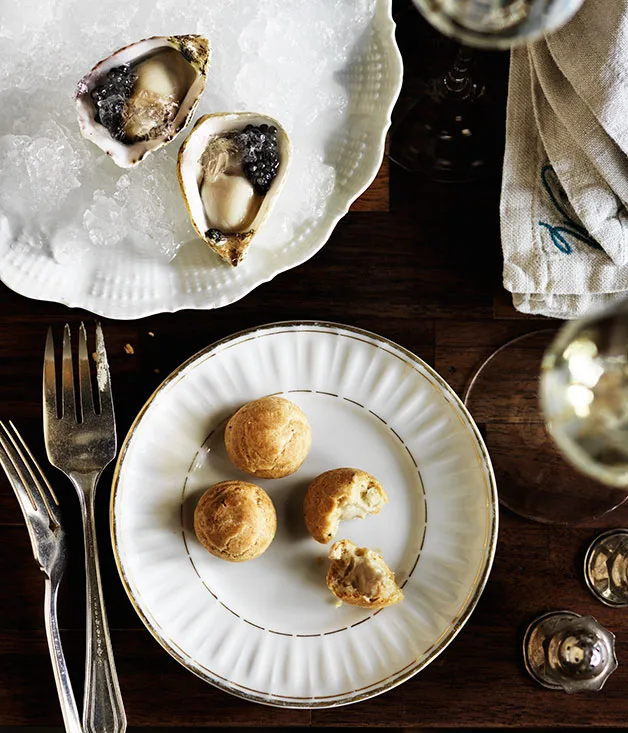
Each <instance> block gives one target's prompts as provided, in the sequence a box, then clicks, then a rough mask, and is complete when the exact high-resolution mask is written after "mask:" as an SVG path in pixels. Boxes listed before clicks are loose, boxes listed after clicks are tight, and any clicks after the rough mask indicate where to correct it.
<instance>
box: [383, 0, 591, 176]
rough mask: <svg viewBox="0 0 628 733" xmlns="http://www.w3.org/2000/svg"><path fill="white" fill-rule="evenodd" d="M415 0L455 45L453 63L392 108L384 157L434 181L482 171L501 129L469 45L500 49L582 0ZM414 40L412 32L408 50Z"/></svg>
mask: <svg viewBox="0 0 628 733" xmlns="http://www.w3.org/2000/svg"><path fill="white" fill-rule="evenodd" d="M412 2H413V5H412V6H411V7H412V9H414V8H415V7H416V8H418V10H419V11H420V13H421V15H422V16H423V17H424V18H425V19H426V20H427V21H428V22H429V23H430V24H431V25H432V26H433V27H434V28H435V29H437V30H438V31H440V32H441V33H442V34H444V35H445V36H448V37H450V38H453V39H454V40H455V41H456V42H458V47H457V52H456V55H455V58H454V61H453V63H452V64H450V66H449V67H448V68H447V69H446V70H445V71H444V72H441V73H439V74H437V75H436V76H434V77H431V78H429V79H428V80H427V81H424V82H423V84H422V89H421V90H420V91H419V92H418V93H417V96H416V98H415V100H414V104H413V105H412V106H411V107H410V109H408V110H406V111H405V113H403V114H397V117H398V119H396V120H395V122H394V124H393V127H392V130H391V150H390V154H389V157H390V159H391V160H392V161H393V162H394V163H397V164H398V165H400V166H401V167H402V168H405V169H406V170H408V171H410V172H412V173H419V174H421V175H423V177H426V178H428V179H430V180H434V181H441V182H450V183H462V182H468V181H473V180H477V179H479V178H483V177H486V175H487V174H490V173H491V172H496V171H497V170H498V169H499V160H500V153H501V149H502V146H501V144H500V143H501V140H502V132H501V131H500V130H498V129H497V127H496V116H495V115H494V114H492V113H491V109H490V107H491V106H493V104H494V103H493V102H492V100H491V95H490V94H487V89H486V86H485V85H484V83H483V82H481V81H478V77H477V75H476V74H475V71H474V69H473V67H474V66H477V65H476V64H475V62H476V61H477V56H476V54H475V53H472V51H471V49H470V48H468V46H476V47H483V48H492V49H505V48H510V47H511V46H514V45H517V44H520V43H526V42H530V41H532V40H535V39H537V38H539V37H540V36H542V35H543V34H547V33H551V32H552V31H554V30H556V29H557V28H559V27H560V26H561V25H563V24H564V23H566V22H567V21H568V20H569V19H570V18H571V17H572V16H573V15H574V13H575V12H576V11H577V10H578V8H579V7H580V5H581V4H582V2H583V0H412ZM403 12H404V11H402V13H403ZM417 15H418V14H417ZM397 20H398V28H399V27H400V25H401V23H400V22H399V18H397ZM408 24H410V25H412V21H411V19H409V18H408V17H404V18H403V25H404V26H406V25H408ZM398 40H399V33H398ZM417 42H418V34H416V33H415V34H414V38H413V40H412V48H413V49H416V46H417ZM459 44H464V45H459ZM400 45H401V44H400ZM402 52H403V49H402Z"/></svg>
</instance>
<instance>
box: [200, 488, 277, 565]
mask: <svg viewBox="0 0 628 733" xmlns="http://www.w3.org/2000/svg"><path fill="white" fill-rule="evenodd" d="M276 530H277V514H276V513H275V507H274V506H273V503H272V501H271V500H270V497H269V496H268V494H267V493H266V492H265V491H264V490H263V489H261V488H260V487H259V486H256V485H255V484H250V483H248V482H247V481H221V482H220V483H219V484H215V485H214V486H210V487H209V488H208V489H207V491H206V492H205V493H204V494H203V496H201V498H200V501H199V502H198V504H197V505H196V509H195V510H194V531H195V532H196V536H197V537H198V540H199V542H200V543H201V544H202V545H203V547H204V548H205V549H206V550H209V552H211V554H212V555H215V556H216V557H220V558H222V559H223V560H230V561H231V562H244V561H245V560H252V559H253V558H255V557H259V556H260V555H261V554H262V553H263V552H264V551H265V550H266V549H267V547H268V546H269V545H270V543H271V542H272V541H273V537H274V536H275V531H276Z"/></svg>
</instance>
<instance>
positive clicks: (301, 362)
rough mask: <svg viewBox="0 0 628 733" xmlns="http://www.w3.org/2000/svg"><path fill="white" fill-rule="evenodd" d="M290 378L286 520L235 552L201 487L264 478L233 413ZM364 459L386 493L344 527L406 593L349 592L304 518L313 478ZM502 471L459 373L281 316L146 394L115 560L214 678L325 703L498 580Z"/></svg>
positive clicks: (430, 640) (431, 642)
mask: <svg viewBox="0 0 628 733" xmlns="http://www.w3.org/2000/svg"><path fill="white" fill-rule="evenodd" d="M267 394H281V395H283V396H285V397H287V398H288V399H291V400H292V401H294V402H295V403H296V404H298V405H299V406H300V407H301V408H302V409H303V410H304V411H305V413H306V415H307V417H308V419H309V421H310V424H311V426H312V433H313V440H312V448H311V451H310V453H309V455H308V457H307V459H306V460H305V463H304V464H303V465H302V467H301V468H300V469H299V471H297V472H296V473H295V474H293V475H292V476H289V477H286V478H283V479H276V480H270V479H269V480H255V479H253V480H254V481H256V483H259V485H260V486H262V487H263V488H264V489H265V490H266V491H267V492H268V494H269V495H270V497H271V499H272V501H273V502H274V504H275V507H276V510H277V519H278V527H277V534H276V536H275V539H274V540H273V542H272V544H271V545H270V547H269V549H268V550H267V551H266V552H265V553H264V554H263V555H261V556H260V557H259V558H256V559H255V560H251V561H249V562H244V563H229V562H226V561H224V560H220V559H218V558H216V557H214V556H212V555H210V554H209V553H208V552H206V551H205V550H204V549H203V547H202V546H201V545H200V543H199V542H198V541H197V539H196V537H195V535H194V528H193V512H194V508H195V505H196V502H197V501H198V499H199V497H200V496H201V494H202V493H203V491H204V489H205V488H207V487H208V486H210V485H211V484H213V483H215V482H218V481H223V480H226V479H229V478H240V479H245V480H251V478H250V477H248V476H246V475H245V474H243V473H241V472H240V471H239V470H237V469H236V468H235V467H234V466H233V465H232V464H231V463H230V461H229V460H228V458H227V455H226V452H225V449H224V445H223V431H224V426H225V423H226V421H227V419H228V418H229V416H230V415H232V414H233V412H234V411H235V410H236V409H237V408H238V407H240V406H241V405H242V404H243V403H245V402H247V401H249V400H252V399H256V398H259V397H261V396H263V395H267ZM341 466H351V467H354V468H361V469H363V470H365V471H367V472H369V473H371V474H372V475H374V476H375V477H376V478H378V479H379V481H380V482H381V483H382V484H383V486H384V488H385V489H386V491H387V493H388V498H389V502H388V504H386V505H385V506H384V507H383V509H382V510H381V512H380V513H379V514H378V515H376V516H369V517H367V518H365V519H363V520H360V519H354V520H350V521H346V522H343V523H341V525H340V530H339V532H338V534H337V536H336V538H337V539H341V538H349V539H351V540H353V541H354V542H355V543H356V544H358V545H360V546H368V547H371V548H373V549H376V550H378V551H379V552H381V554H382V555H383V557H384V559H385V560H386V561H387V563H388V564H389V566H390V567H391V568H392V569H393V570H394V572H395V573H396V578H397V581H398V582H399V584H400V585H401V586H402V587H403V592H404V594H405V598H404V600H403V601H402V602H401V603H399V604H397V605H395V606H390V607H388V608H385V609H383V610H381V611H378V612H375V613H373V612H372V611H369V610H364V609H361V608H356V607H352V606H348V605H341V606H338V604H337V602H336V599H335V597H334V596H333V595H332V594H331V592H330V591H329V590H328V589H327V586H326V583H325V576H326V572H327V567H328V560H327V553H328V551H329V546H325V545H321V544H318V543H317V542H315V541H314V540H313V539H312V538H311V537H310V536H309V534H308V533H307V530H306V528H305V524H304V520H303V514H302V504H303V498H304V495H305V491H306V489H307V486H308V485H309V483H310V482H311V481H312V479H313V478H314V477H315V476H317V475H318V474H320V473H322V472H323V471H326V470H328V469H331V468H338V467H341ZM497 524H498V509H497V499H496V490H495V481H494V477H493V472H492V468H491V464H490V460H489V457H488V454H487V452H486V448H485V446H484V444H483V442H482V439H481V437H480V435H479V433H478V431H477V428H476V426H475V424H474V423H473V420H472V418H471V416H470V415H469V413H468V412H467V411H466V409H465V408H464V406H463V405H462V403H461V402H460V400H459V399H458V397H457V396H456V395H455V393H454V392H453V391H452V390H451V388H450V387H449V386H448V385H447V384H446V383H445V382H444V380H443V379H442V378H441V377H440V376H439V375H438V374H436V372H434V371H433V370H432V369H431V368H430V367H429V366H428V365H427V364H425V363H424V362H422V361H421V360H420V359H419V358H417V357H416V356H414V355H413V354H411V353H410V352H408V351H406V350H405V349H403V348H401V347H400V346H397V345H396V344H393V343H391V342H389V341H387V340H385V339H383V338H381V337H379V336H376V335H375V334H372V333H368V332H365V331H360V330H357V329H354V328H350V327H347V326H340V325H336V324H329V323H314V322H310V323H308V322H305V323H277V324H270V325H268V326H263V327H260V328H259V329H256V330H251V331H247V332H244V333H240V334H236V335H235V336H232V337H230V338H228V339H226V340H224V341H221V342H219V343H216V344H213V345H212V346H209V347H208V348H206V349H205V350H203V351H201V352H200V353H198V354H196V356H194V357H192V358H191V359H190V360H189V361H188V362H187V363H185V364H184V365H183V366H181V367H180V368H179V369H177V370H176V371H175V372H174V373H173V374H171V375H170V376H169V377H168V378H167V379H166V380H165V381H164V383H163V384H162V385H161V387H160V388H159V389H158V390H157V391H156V392H155V394H154V395H153V396H152V397H151V398H150V400H149V401H148V403H147V404H146V405H145V407H144V408H143V410H142V411H141V413H140V415H139V416H138V418H137V420H136V421H135V423H134V425H133V426H132V428H131V430H130V431H129V434H128V436H127V438H126V441H125V443H124V446H123V448H122V450H121V453H120V457H119V460H118V464H117V467H116V473H115V478H114V486H113V494H112V502H111V530H112V538H113V545H114V550H115V554H116V559H117V563H118V569H119V571H120V575H121V578H122V581H123V583H124V586H125V588H126V590H127V593H128V595H129V597H130V599H131V601H132V603H133V604H134V606H135V608H136V610H137V612H138V614H139V615H140V617H141V618H142V620H143V621H144V623H145V624H146V626H147V627H148V629H149V630H150V631H151V632H152V634H153V635H154V636H155V638H156V639H157V641H159V643H160V644H162V646H163V647H164V648H165V649H166V650H167V651H168V652H169V653H170V654H171V655H172V656H173V657H174V658H175V659H177V660H178V661H179V662H181V664H183V665H184V666H185V667H187V668H188V669H189V670H191V671H192V672H194V673H195V674H197V675H198V676H199V677H201V678H202V679H204V680H206V681H207V682H210V683H211V684H213V685H216V686H217V687H219V688H221V689H223V690H226V691H227V692H230V693H233V694H235V695H238V696H240V697H243V698H246V699H249V700H253V701H256V702H260V703H265V704H268V705H276V706H284V707H294V708H318V707H330V706H336V705H344V704H348V703H353V702H357V701H359V700H363V699H366V698H368V697H372V696H373V695H377V694H379V693H381V692H384V691H385V690H388V689H390V688H392V687H394V686H396V685H398V684H400V683H401V682H403V681H404V680H406V679H408V678H409V677H411V676H412V675H414V674H415V673H417V672H418V671H419V670H421V669H422V668H423V667H425V666H426V665H427V664H429V663H430V662H431V661H432V660H433V659H434V658H435V657H436V656H437V655H438V654H440V652H442V651H443V649H445V647H446V646H447V645H448V644H449V643H450V642H451V641H452V640H453V639H454V637H455V636H456V634H457V633H458V632H459V631H460V629H461V628H462V626H463V625H464V623H465V622H466V621H467V619H468V618H469V616H470V614H471V612H472V611H473V609H474V607H475V605H476V603H477V601H478V599H479V597H480V594H481V592H482V590H483V588H484V585H485V583H486V581H487V578H488V575H489V571H490V568H491V564H492V561H493V556H494V553H495V546H496V541H497Z"/></svg>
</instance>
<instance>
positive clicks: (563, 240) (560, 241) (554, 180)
mask: <svg viewBox="0 0 628 733" xmlns="http://www.w3.org/2000/svg"><path fill="white" fill-rule="evenodd" d="M541 183H542V184H543V188H544V189H545V192H546V193H547V195H548V197H549V199H550V201H551V202H552V204H553V206H554V208H555V209H556V211H557V212H558V213H559V214H560V215H561V216H562V217H563V221H562V223H563V226H557V225H555V224H548V223H547V222H546V221H539V226H540V227H543V228H545V229H546V230H547V231H548V232H549V235H550V238H551V240H552V244H553V245H554V246H555V247H556V248H557V249H559V250H560V251H561V252H563V253H564V254H566V255H570V254H571V252H572V250H573V247H572V244H575V243H573V242H570V241H569V240H568V239H567V237H573V238H574V239H576V240H578V241H579V242H583V243H584V244H587V245H588V246H589V247H592V248H593V249H602V247H600V245H599V244H598V243H597V242H596V241H595V239H593V238H592V237H591V236H590V235H589V232H587V230H586V229H585V228H584V227H583V226H582V225H581V224H578V222H576V221H574V220H573V219H572V217H571V216H570V214H569V213H568V212H567V211H566V210H565V208H564V207H565V205H566V204H568V203H569V199H568V198H567V194H566V193H565V191H564V189H563V187H562V186H561V185H560V181H559V180H558V176H557V175H556V171H555V170H554V168H553V167H552V166H551V165H544V166H543V167H542V168H541ZM554 189H555V190H554Z"/></svg>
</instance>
